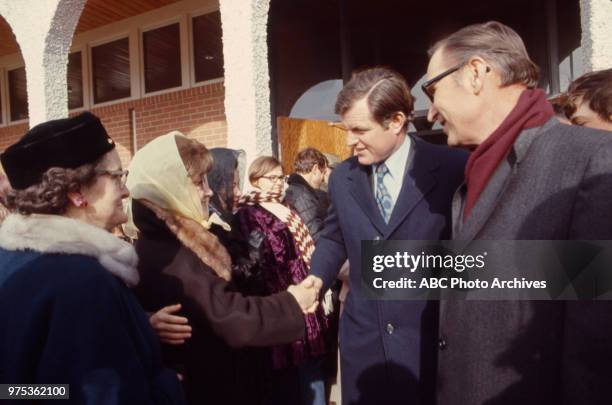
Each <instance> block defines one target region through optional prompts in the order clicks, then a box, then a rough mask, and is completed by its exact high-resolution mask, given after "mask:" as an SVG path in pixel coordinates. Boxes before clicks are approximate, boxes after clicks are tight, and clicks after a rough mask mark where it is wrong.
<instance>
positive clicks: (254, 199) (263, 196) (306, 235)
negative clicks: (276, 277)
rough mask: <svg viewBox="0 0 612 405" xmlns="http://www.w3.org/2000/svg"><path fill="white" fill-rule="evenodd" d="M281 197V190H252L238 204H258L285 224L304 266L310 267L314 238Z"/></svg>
mask: <svg viewBox="0 0 612 405" xmlns="http://www.w3.org/2000/svg"><path fill="white" fill-rule="evenodd" d="M282 199H283V193H282V192H263V191H260V190H253V191H251V192H249V193H247V194H244V195H242V196H241V197H240V199H239V200H238V204H246V205H259V206H261V207H262V208H264V209H266V210H267V211H269V212H270V213H271V214H272V215H274V216H275V217H277V218H278V219H279V220H281V221H282V222H283V223H284V224H285V225H287V228H289V232H291V235H292V236H293V240H294V242H295V245H296V246H297V248H298V250H299V252H300V255H301V256H302V259H303V260H304V263H306V266H308V269H310V262H311V260H312V254H313V252H314V248H315V243H314V240H313V239H312V237H311V236H310V232H309V231H308V227H307V226H306V224H305V223H304V221H303V220H302V218H301V217H300V216H299V215H298V214H297V213H295V212H294V211H292V210H291V209H289V208H287V207H286V206H284V205H283V204H282V203H281V201H282Z"/></svg>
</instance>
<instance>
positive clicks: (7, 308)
mask: <svg viewBox="0 0 612 405" xmlns="http://www.w3.org/2000/svg"><path fill="white" fill-rule="evenodd" d="M136 262H137V257H136V253H135V252H134V249H133V248H132V246H131V245H130V244H128V243H126V242H123V241H121V240H119V239H118V238H116V237H114V236H113V235H111V234H110V233H108V232H106V231H104V230H102V229H99V228H96V227H94V226H92V225H88V224H85V223H83V222H80V221H76V220H73V219H69V218H65V217H61V216H57V215H31V216H27V217H26V216H21V215H16V214H13V215H9V216H8V217H7V218H6V219H5V221H4V222H3V224H2V227H1V228H0V307H1V308H2V310H1V311H0V324H1V325H2V327H1V328H0V381H1V382H2V383H9V384H47V383H48V384H69V385H70V399H69V400H66V401H62V403H67V404H94V403H95V404H102V403H104V404H113V405H114V404H125V405H132V404H182V403H184V401H183V394H182V390H181V387H180V384H179V382H178V379H177V376H176V373H175V372H174V371H171V370H169V369H163V368H162V366H161V356H160V349H159V343H158V340H157V337H156V336H155V334H154V332H153V330H151V327H150V326H149V321H148V319H147V316H146V314H145V312H144V311H143V310H142V307H141V306H140V305H139V303H138V301H136V299H135V298H134V296H133V294H132V292H131V291H130V290H129V289H128V287H127V286H126V284H128V285H133V284H135V283H136V282H137V281H138V273H137V271H136V268H135V267H136ZM20 402H22V401H16V403H20ZM3 403H4V402H3Z"/></svg>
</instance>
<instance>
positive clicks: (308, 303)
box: [287, 276, 321, 314]
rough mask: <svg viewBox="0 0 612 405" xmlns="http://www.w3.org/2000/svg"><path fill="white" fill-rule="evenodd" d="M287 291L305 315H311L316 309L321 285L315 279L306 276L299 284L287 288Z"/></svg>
mask: <svg viewBox="0 0 612 405" xmlns="http://www.w3.org/2000/svg"><path fill="white" fill-rule="evenodd" d="M287 291H288V292H289V293H290V294H291V295H293V298H295V300H296V301H297V302H298V304H299V305H300V308H302V312H304V313H305V314H312V313H314V311H315V310H316V309H317V306H318V305H319V293H320V291H321V283H320V282H319V279H317V278H316V277H314V276H308V277H306V278H305V279H304V280H303V281H302V282H301V283H300V284H297V285H291V286H289V288H287Z"/></svg>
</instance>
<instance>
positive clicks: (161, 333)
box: [149, 304, 191, 345]
mask: <svg viewBox="0 0 612 405" xmlns="http://www.w3.org/2000/svg"><path fill="white" fill-rule="evenodd" d="M180 310H181V304H174V305H169V306H167V307H163V308H162V309H160V310H159V311H157V312H156V313H154V314H153V315H151V317H150V318H149V322H150V323H151V326H152V327H153V329H154V330H155V333H157V336H158V337H159V339H160V340H161V341H162V342H163V343H167V344H169V345H182V344H183V343H185V339H189V338H190V337H191V326H189V320H188V319H187V318H185V317H183V316H178V315H172V314H174V313H176V312H178V311H180Z"/></svg>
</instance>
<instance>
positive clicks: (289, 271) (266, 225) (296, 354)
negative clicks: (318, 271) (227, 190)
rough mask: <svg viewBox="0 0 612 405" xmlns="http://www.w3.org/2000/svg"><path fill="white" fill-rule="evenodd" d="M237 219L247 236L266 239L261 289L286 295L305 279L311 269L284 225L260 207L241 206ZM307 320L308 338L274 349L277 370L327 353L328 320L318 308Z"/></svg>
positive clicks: (262, 248)
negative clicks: (291, 286)
mask: <svg viewBox="0 0 612 405" xmlns="http://www.w3.org/2000/svg"><path fill="white" fill-rule="evenodd" d="M237 215H238V218H239V219H240V224H241V229H242V232H243V234H244V235H246V236H249V237H250V236H251V235H252V234H253V233H263V235H264V238H263V241H262V243H263V246H262V247H261V252H262V253H261V254H260V256H261V257H260V260H259V267H260V269H259V273H260V274H261V276H260V277H261V280H262V284H263V285H262V286H261V288H262V289H264V290H265V291H267V293H268V294H271V293H275V292H278V291H283V290H285V289H286V288H287V287H288V286H290V285H291V284H296V283H299V282H301V281H302V280H303V279H304V278H306V276H307V274H308V268H307V266H306V264H305V263H304V260H302V258H301V256H300V254H299V251H298V248H297V247H296V245H295V243H294V240H293V236H292V234H291V232H290V230H289V228H288V227H287V225H286V224H285V223H284V222H282V221H281V220H280V219H278V218H277V217H276V216H275V215H273V214H272V213H271V212H269V211H268V210H266V209H264V208H263V207H262V206H260V205H246V204H245V205H241V206H240V208H239V210H238V213H237ZM305 320H306V334H305V335H304V336H303V337H302V338H301V339H299V340H296V341H294V342H293V343H291V344H290V345H282V346H275V347H273V348H272V362H273V365H274V367H275V368H284V367H290V366H297V365H300V364H301V363H303V362H304V361H305V360H307V359H309V358H314V357H318V356H320V355H322V354H324V353H325V341H324V338H323V332H324V330H325V328H326V325H327V320H326V319H325V315H324V314H323V311H322V309H321V308H320V307H319V309H318V310H317V311H316V312H315V313H314V314H309V315H306V316H305Z"/></svg>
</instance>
